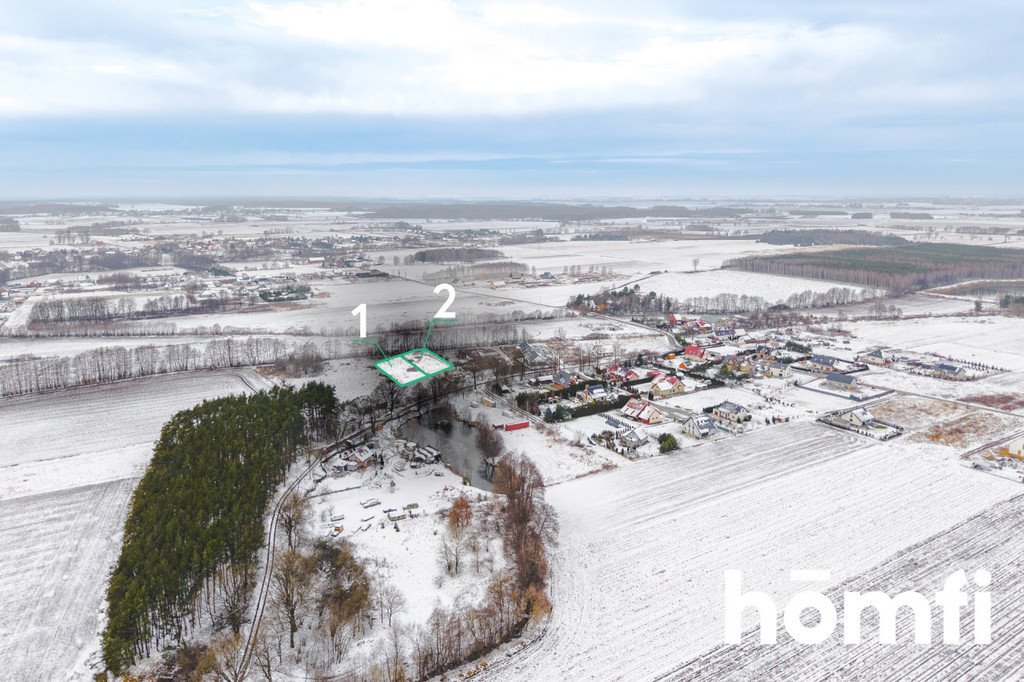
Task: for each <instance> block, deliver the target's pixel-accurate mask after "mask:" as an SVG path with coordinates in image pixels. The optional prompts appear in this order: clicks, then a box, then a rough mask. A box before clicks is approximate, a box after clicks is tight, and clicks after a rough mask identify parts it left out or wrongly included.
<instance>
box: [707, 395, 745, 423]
mask: <svg viewBox="0 0 1024 682" xmlns="http://www.w3.org/2000/svg"><path fill="white" fill-rule="evenodd" d="M711 414H713V415H715V416H716V417H718V418H719V419H726V420H728V421H731V422H736V423H737V424H738V423H740V422H746V421H750V418H751V415H750V410H748V409H747V408H745V407H743V406H742V405H737V404H736V403H734V402H731V401H728V400H726V401H725V402H723V403H720V404H718V405H715V407H714V408H713V409H712V410H711Z"/></svg>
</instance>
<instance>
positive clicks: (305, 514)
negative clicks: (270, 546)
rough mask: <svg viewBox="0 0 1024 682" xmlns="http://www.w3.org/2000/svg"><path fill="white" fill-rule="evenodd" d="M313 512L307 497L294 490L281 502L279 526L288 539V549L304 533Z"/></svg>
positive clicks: (299, 539) (291, 547) (292, 547)
mask: <svg viewBox="0 0 1024 682" xmlns="http://www.w3.org/2000/svg"><path fill="white" fill-rule="evenodd" d="M312 514H313V508H312V506H311V505H310V503H309V498H307V497H306V496H305V495H303V494H301V493H299V492H298V491H296V490H293V491H291V492H290V493H288V494H287V495H286V496H285V498H284V501H283V502H282V503H281V512H280V517H279V518H280V519H281V528H283V529H284V533H285V537H286V538H287V539H288V549H295V546H296V544H298V543H299V541H301V539H302V537H303V536H304V535H305V528H306V524H307V523H308V522H309V520H310V518H311V516H312Z"/></svg>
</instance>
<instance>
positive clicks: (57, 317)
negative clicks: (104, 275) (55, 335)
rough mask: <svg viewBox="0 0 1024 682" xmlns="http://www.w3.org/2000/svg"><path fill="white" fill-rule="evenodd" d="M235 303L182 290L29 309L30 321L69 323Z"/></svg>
mask: <svg viewBox="0 0 1024 682" xmlns="http://www.w3.org/2000/svg"><path fill="white" fill-rule="evenodd" d="M231 304H235V305H238V301H237V299H236V300H232V299H228V298H213V299H202V300H197V299H195V298H193V297H190V296H187V295H185V294H170V295H167V296H157V297H154V298H150V299H148V300H146V301H143V303H142V305H141V306H139V305H138V304H137V302H136V301H135V299H133V298H128V297H124V296H74V297H69V298H51V299H46V300H43V301H39V302H37V303H35V304H34V305H33V306H32V310H31V312H30V313H29V323H30V324H69V323H79V322H109V321H111V320H137V319H145V318H153V317H168V316H171V315H191V314H194V313H213V312H219V311H222V310H224V309H225V308H227V307H228V306H229V305H231Z"/></svg>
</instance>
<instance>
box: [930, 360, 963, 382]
mask: <svg viewBox="0 0 1024 682" xmlns="http://www.w3.org/2000/svg"><path fill="white" fill-rule="evenodd" d="M931 374H932V376H933V377H937V378H939V379H963V378H964V377H965V376H966V375H967V372H966V371H965V370H964V368H963V367H958V366H957V365H950V364H947V363H944V362H940V363H937V364H935V365H932V366H931Z"/></svg>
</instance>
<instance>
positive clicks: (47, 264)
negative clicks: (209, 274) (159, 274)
mask: <svg viewBox="0 0 1024 682" xmlns="http://www.w3.org/2000/svg"><path fill="white" fill-rule="evenodd" d="M22 258H23V261H22V262H27V263H28V266H27V267H24V268H21V269H19V270H16V271H15V270H13V269H10V268H8V270H9V274H8V276H17V277H18V278H19V279H23V278H27V277H42V276H44V275H49V274H51V273H54V272H98V271H102V270H128V269H131V268H144V267H150V266H154V265H157V264H158V263H159V254H156V253H153V252H142V251H139V252H136V251H114V250H108V251H99V252H89V251H80V250H78V249H55V250H53V251H47V252H45V253H33V254H31V260H28V261H26V260H25V258H26V255H25V254H23V256H22ZM15 273H16V275H15ZM0 274H2V273H0ZM4 281H6V280H2V279H0V284H2V283H3V282H4Z"/></svg>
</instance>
